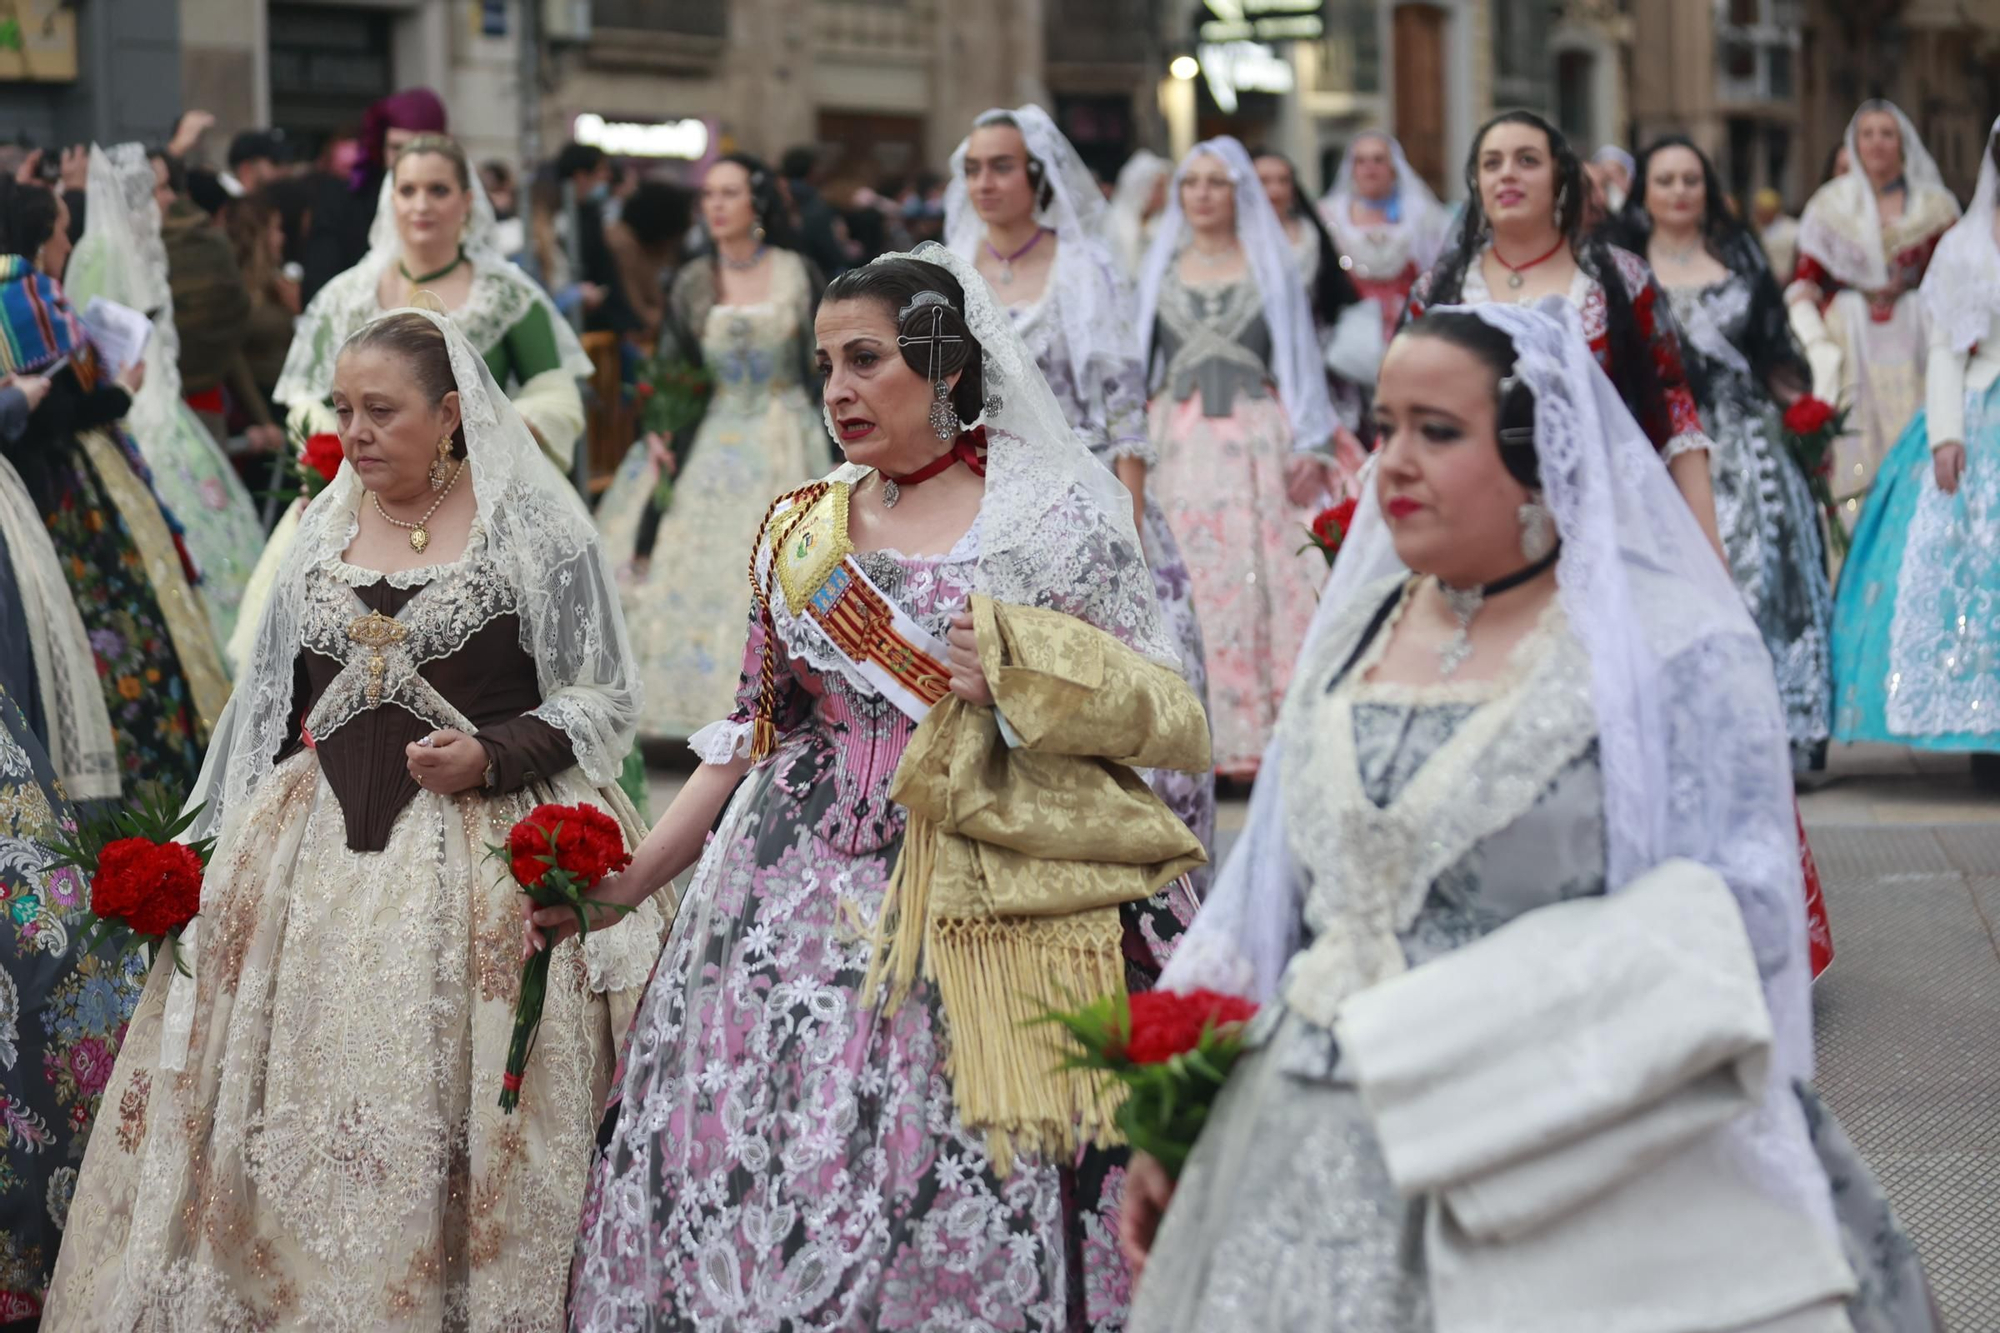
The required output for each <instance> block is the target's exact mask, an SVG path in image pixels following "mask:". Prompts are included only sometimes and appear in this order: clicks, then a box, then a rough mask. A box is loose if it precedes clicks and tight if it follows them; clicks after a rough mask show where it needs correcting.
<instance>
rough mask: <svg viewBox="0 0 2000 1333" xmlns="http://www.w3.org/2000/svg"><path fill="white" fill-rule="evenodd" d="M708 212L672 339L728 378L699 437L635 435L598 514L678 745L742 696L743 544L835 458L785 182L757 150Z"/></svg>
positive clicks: (716, 376)
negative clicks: (703, 241)
mask: <svg viewBox="0 0 2000 1333" xmlns="http://www.w3.org/2000/svg"><path fill="white" fill-rule="evenodd" d="M701 212H702V223H703V226H704V227H705V228H706V230H707V232H708V236H709V240H710V248H709V253H708V254H706V255H704V256H702V257H701V258H699V259H696V260H694V261H692V262H690V263H689V264H687V265H686V266H684V267H683V268H682V269H681V271H680V273H679V274H677V275H676V276H675V278H674V286H673V290H672V292H671V293H670V294H669V297H668V304H669V307H670V312H669V317H668V321H667V323H668V331H667V332H663V333H662V335H661V336H662V338H663V339H664V338H671V339H672V342H671V343H670V344H669V345H668V348H667V350H668V351H669V353H670V354H673V353H675V352H677V353H678V355H680V356H682V357H685V358H686V359H687V360H689V361H692V362H694V363H696V364H698V365H701V366H704V367H706V368H707V370H708V372H709V374H710V375H711V376H712V377H713V381H714V388H713V390H712V391H711V397H710V399H709V402H708V408H707V412H706V413H705V414H704V416H703V417H702V420H701V425H700V427H699V428H698V429H697V430H695V431H694V432H693V438H692V439H683V440H666V439H662V438H658V437H652V438H642V439H640V440H639V441H638V442H637V443H635V444H634V445H633V446H632V449H631V451H630V452H629V453H627V454H626V455H625V461H624V462H623V463H621V464H620V465H619V468H618V475H617V477H616V479H615V480H614V481H613V482H612V483H611V488H610V489H609V490H607V491H606V492H605V494H604V499H603V501H602V502H601V503H600V504H599V505H598V510H597V521H598V526H599V527H600V528H602V529H603V532H604V544H605V549H606V550H608V551H609V552H610V553H611V557H612V560H613V562H614V563H615V564H617V565H619V566H621V567H626V566H629V567H630V570H631V577H630V578H628V579H627V580H626V581H625V584H624V598H625V615H626V619H627V621H628V623H629V624H630V625H631V627H632V647H633V651H634V652H635V653H637V654H638V659H639V671H640V676H641V678H642V679H643V680H644V681H645V682H646V704H645V709H644V711H643V712H642V713H641V714H640V717H639V734H640V735H641V736H642V737H646V738H649V739H659V740H673V741H685V740H687V739H688V738H689V737H690V736H692V735H694V734H695V732H697V731H699V730H700V729H701V728H702V727H704V726H706V725H707V724H709V723H710V722H713V721H714V720H715V719H716V718H718V717H721V716H722V715H723V714H725V713H727V712H728V711H729V708H730V702H731V700H733V699H734V698H735V697H736V675H737V668H738V667H739V666H740V665H741V660H742V654H741V651H740V650H741V648H742V646H743V618H744V617H745V616H746V615H748V614H749V612H750V590H749V588H748V587H747V586H746V585H745V584H744V581H743V572H742V569H741V566H742V563H743V552H744V551H745V550H747V549H748V548H749V546H750V544H751V543H752V542H754V541H755V540H756V539H757V531H758V525H759V523H760V522H761V521H762V519H763V517H764V507H765V506H766V505H768V504H770V502H771V497H772V496H774V495H776V494H778V493H779V492H781V491H784V490H787V489H789V488H791V487H793V486H798V485H801V484H803V483H805V482H806V481H809V480H811V479H812V478H813V477H816V476H819V475H820V474H821V473H823V472H825V471H826V469H827V468H828V467H829V466H831V464H832V447H831V444H830V442H829V441H828V440H827V437H826V432H825V430H823V429H822V428H821V426H820V422H819V413H817V412H815V411H814V410H813V402H812V396H811V392H810V390H809V388H808V386H809V385H810V384H811V383H812V380H813V365H812V321H813V310H814V308H815V307H816V306H817V305H818V303H819V291H820V287H821V278H820V276H819V273H818V272H817V271H816V270H815V269H814V268H813V267H812V265H811V264H810V263H808V262H807V261H806V260H805V259H804V258H803V257H801V256H800V255H799V253H798V252H797V250H795V249H793V248H792V244H793V242H792V235H791V226H790V223H789V221H788V216H789V215H788V214H787V212H786V209H785V206H784V202H783V196H782V195H780V194H779V192H778V181H777V177H776V176H775V174H774V173H773V172H772V171H771V170H770V168H768V167H766V166H765V165H764V164H763V163H762V162H760V161H758V160H757V159H756V158H753V157H745V156H742V155H732V156H729V157H724V158H721V159H719V160H717V161H716V162H715V163H714V164H713V165H711V166H710V167H709V169H708V174H707V175H706V176H704V177H703V179H702V187H701ZM676 457H677V458H678V461H676ZM665 468H677V469H678V471H677V472H670V473H668V474H667V475H669V476H670V477H671V479H672V483H673V491H672V494H671V497H670V498H669V501H668V503H667V505H666V507H665V511H664V513H659V512H657V511H656V513H655V514H654V515H653V516H652V517H651V518H650V519H649V518H648V517H647V515H646V510H647V507H648V505H649V502H651V501H652V499H653V497H654V495H655V492H656V491H657V490H658V488H659V482H660V478H661V476H662V469H665ZM655 523H657V532H651V529H652V527H653V525H654V524H655ZM642 532H648V533H649V534H650V535H651V542H650V545H647V543H645V542H643V541H642V540H641V533H642ZM642 546H645V547H646V549H644V550H641V549H640V548H641V547H642Z"/></svg>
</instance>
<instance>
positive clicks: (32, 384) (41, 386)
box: [7, 375, 49, 412]
mask: <svg viewBox="0 0 2000 1333" xmlns="http://www.w3.org/2000/svg"><path fill="white" fill-rule="evenodd" d="M7 384H8V386H10V387H12V388H15V389H19V390H20V391H21V397H23V398H25V399H27V400H28V410H29V411H30V412H32V411H34V410H35V409H36V408H38V407H40V406H41V405H42V399H44V398H46V397H48V396H49V377H48V376H47V375H9V376H8V377H7Z"/></svg>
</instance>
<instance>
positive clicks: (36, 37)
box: [0, 0, 76, 83]
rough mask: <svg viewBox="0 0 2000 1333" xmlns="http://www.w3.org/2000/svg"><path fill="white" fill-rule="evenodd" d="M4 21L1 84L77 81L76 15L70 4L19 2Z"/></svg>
mask: <svg viewBox="0 0 2000 1333" xmlns="http://www.w3.org/2000/svg"><path fill="white" fill-rule="evenodd" d="M4 8H5V9H6V10H7V11H8V12H7V13H6V14H5V16H4V17H0V83H72V82H74V81H75V80H76V11H75V10H74V9H72V8H71V7H70V5H69V3H68V0H17V3H14V4H11V5H7V6H5V7H4Z"/></svg>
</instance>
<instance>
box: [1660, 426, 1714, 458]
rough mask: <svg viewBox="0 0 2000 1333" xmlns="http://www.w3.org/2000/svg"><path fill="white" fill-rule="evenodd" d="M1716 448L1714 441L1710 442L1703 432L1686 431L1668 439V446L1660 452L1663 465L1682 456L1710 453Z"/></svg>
mask: <svg viewBox="0 0 2000 1333" xmlns="http://www.w3.org/2000/svg"><path fill="white" fill-rule="evenodd" d="M1714 448H1715V443H1714V441H1712V440H1710V439H1709V438H1708V436H1707V435H1706V434H1704V433H1703V432H1701V431H1698V430H1684V431H1682V432H1680V433H1679V434H1678V435H1673V436H1670V437H1668V439H1667V442H1666V445H1665V446H1664V447H1662V448H1661V450H1660V461H1661V462H1662V463H1671V462H1673V461H1674V460H1675V459H1676V458H1679V457H1680V456H1681V455H1682V454H1691V453H1695V452H1697V451H1699V452H1701V453H1708V452H1710V451H1711V450H1713V449H1714Z"/></svg>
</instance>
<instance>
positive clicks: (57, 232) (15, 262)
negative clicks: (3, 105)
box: [0, 181, 229, 791]
mask: <svg viewBox="0 0 2000 1333" xmlns="http://www.w3.org/2000/svg"><path fill="white" fill-rule="evenodd" d="M69 250H70V245H69V208H68V206H67V205H66V204H65V203H64V202H63V199H62V196H60V195H58V194H55V193H53V192H51V191H50V190H48V189H46V188H44V187H41V186H38V185H20V184H16V183H14V182H11V181H10V182H7V183H5V184H0V251H4V256H0V331H4V333H5V337H4V339H0V371H4V372H5V373H7V374H13V375H19V374H30V375H37V374H38V375H48V376H50V377H51V379H52V383H51V386H50V388H49V392H48V396H47V397H46V398H44V399H43V400H42V403H41V405H40V406H39V407H37V408H36V409H35V410H34V413H33V414H32V415H31V416H30V417H29V419H28V423H27V426H26V429H25V430H24V431H23V432H22V433H21V435H20V436H19V437H18V438H16V439H13V440H10V441H7V442H6V443H5V445H4V450H3V451H4V453H5V455H6V457H7V460H8V461H9V462H10V463H12V464H13V465H14V468H15V470H16V471H17V472H18V473H19V474H20V478H21V481H22V483H23V484H24V485H25V486H26V487H27V490H28V494H29V496H30V497H31V498H32V499H33V501H34V504H35V507H36V509H37V511H38V512H39V513H40V515H41V519H42V522H43V523H44V524H45V525H46V527H47V531H48V534H49V537H50V539H51V540H52V541H53V542H54V544H55V549H56V554H57V555H58V556H59V557H60V558H61V561H62V572H63V576H64V578H65V579H66V580H67V581H68V584H69V592H70V595H71V597H72V598H74V600H75V605H76V608H77V611H78V612H79V613H80V614H81V616H82V618H83V624H84V628H85V629H86V630H87V631H88V632H89V635H90V646H91V650H92V652H93V653H94V655H95V656H96V659H97V673H98V677H99V688H100V689H101V690H102V692H103V696H104V704H105V708H106V710H107V711H108V712H109V714H110V718H111V724H112V728H113V730H114V732H115V735H116V738H117V750H118V764H119V769H120V771H121V773H122V774H123V776H124V778H125V779H127V780H128V781H129V780H131V779H133V778H140V779H144V780H147V781H153V782H160V783H164V784H166V785H167V786H168V787H169V788H171V789H174V790H177V791H184V790H186V789H187V788H188V787H190V786H192V785H193V783H194V778H195V773H196V772H197V771H198V770H199V769H200V767H201V745H202V741H203V739H204V738H205V737H206V736H207V735H208V731H209V728H210V726H211V725H213V723H214V721H215V719H216V718H217V717H218V716H219V715H220V713H221V711H222V706H223V703H224V702H225V701H226V700H227V698H228V695H229V681H228V678H227V677H226V676H225V675H224V674H223V671H222V661H221V658H220V656H219V655H218V653H217V652H216V646H215V632H214V630H213V629H212V628H211V627H210V625H209V621H208V614H207V611H206V609H205V608H204V607H203V606H202V604H201V600H200V598H199V597H198V596H197V595H196V594H195V592H194V590H193V588H192V586H191V581H192V577H193V576H192V572H191V571H190V570H189V569H188V567H187V564H186V555H185V552H184V551H183V549H182V548H181V546H180V541H179V535H178V534H177V533H176V532H175V531H174V530H173V528H172V526H171V525H170V524H171V520H170V519H169V518H168V517H167V516H166V515H165V514H163V513H162V512H161V509H160V504H159V501H158V500H157V499H156V498H155V497H154V495H153V492H152V490H151V489H150V487H149V485H148V477H147V474H146V471H145V463H144V461H143V460H142V459H141V458H140V457H139V453H138V450H137V449H136V448H135V447H133V445H132V443H131V441H130V440H129V439H127V438H126V437H125V436H124V434H123V433H122V432H121V431H119V430H118V427H117V423H118V422H119V421H120V420H121V419H122V418H123V417H124V416H125V414H126V413H127V412H129V411H131V408H132V401H133V397H134V395H135V394H136V393H137V391H138V390H139V388H140V386H141V384H142V383H143V382H144V378H145V363H144V362H134V363H133V364H132V365H131V366H129V367H127V368H126V369H125V370H124V371H123V372H122V373H121V374H120V376H119V379H118V381H117V382H116V383H106V382H104V376H103V371H102V367H101V366H100V365H99V362H98V359H97V354H96V352H95V351H94V350H93V349H92V348H91V345H90V341H89V335H88V334H87V333H86V332H85V330H84V328H83V323H82V321H81V320H79V319H78V318H77V317H76V314H75V312H74V311H73V310H72V309H71V308H70V304H69V300H68V298H67V297H66V296H64V294H63V290H62V288H61V287H60V286H59V285H58V284H57V281H56V278H55V275H56V274H59V273H61V272H62V271H63V267H64V265H65V264H66V263H67V261H68V259H69Z"/></svg>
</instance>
